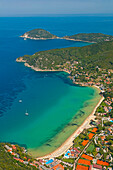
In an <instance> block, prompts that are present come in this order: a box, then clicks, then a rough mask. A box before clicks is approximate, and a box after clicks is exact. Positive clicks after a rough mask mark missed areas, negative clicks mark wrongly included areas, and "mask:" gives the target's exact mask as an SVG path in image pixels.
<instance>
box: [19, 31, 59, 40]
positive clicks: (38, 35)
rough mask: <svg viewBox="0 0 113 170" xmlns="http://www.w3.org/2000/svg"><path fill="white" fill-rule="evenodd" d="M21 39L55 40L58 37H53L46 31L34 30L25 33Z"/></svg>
mask: <svg viewBox="0 0 113 170" xmlns="http://www.w3.org/2000/svg"><path fill="white" fill-rule="evenodd" d="M20 37H23V38H29V39H54V38H57V36H56V35H53V34H51V33H50V32H48V31H46V30H44V29H34V30H31V31H28V32H26V33H24V34H23V35H21V36H20Z"/></svg>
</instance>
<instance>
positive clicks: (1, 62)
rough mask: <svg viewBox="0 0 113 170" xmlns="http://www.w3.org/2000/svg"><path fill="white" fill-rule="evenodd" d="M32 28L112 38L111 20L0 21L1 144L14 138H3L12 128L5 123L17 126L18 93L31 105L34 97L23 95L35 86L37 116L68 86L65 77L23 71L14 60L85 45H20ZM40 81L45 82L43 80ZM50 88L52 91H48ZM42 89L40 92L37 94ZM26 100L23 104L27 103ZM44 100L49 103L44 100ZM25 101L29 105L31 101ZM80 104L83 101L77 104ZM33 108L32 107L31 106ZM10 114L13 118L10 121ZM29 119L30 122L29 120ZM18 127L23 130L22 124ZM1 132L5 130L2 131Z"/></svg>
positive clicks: (52, 42)
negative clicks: (37, 53) (22, 36)
mask: <svg viewBox="0 0 113 170" xmlns="http://www.w3.org/2000/svg"><path fill="white" fill-rule="evenodd" d="M35 28H43V29H45V30H48V31H50V32H51V33H52V34H55V35H57V36H65V35H72V34H76V33H81V32H85V33H88V32H101V33H105V34H110V35H113V17H97V16H96V17H91V16H87V17H86V16H85V17H83V16H81V17H80V16H77V17H76V16H72V17H31V18H29V17H28V18H0V133H1V134H2V135H3V134H4V135H3V137H2V136H1V137H0V140H1V141H4V140H11V141H12V140H14V138H13V139H10V137H9V136H8V137H6V136H7V135H8V129H13V128H14V127H13V126H12V127H11V125H10V123H9V122H7V120H8V121H11V120H12V119H13V121H12V122H13V123H14V125H15V126H16V124H17V125H18V123H19V121H18V120H19V116H17V115H16V112H17V111H16V108H15V107H16V106H18V107H20V106H19V105H18V103H16V102H17V101H18V99H21V97H22V96H21V94H22V93H23V94H24V93H25V95H26V96H27V97H29V96H30V97H31V96H32V97H33V101H35V99H34V98H35V97H36V96H33V94H32V93H30V94H29V95H28V94H27V90H28V91H29V88H31V87H32V86H33V88H34V89H35V88H36V87H34V83H36V85H37V86H38V89H39V91H37V95H38V96H39V98H38V99H39V100H38V106H39V115H40V113H41V112H40V111H41V110H43V111H44V109H46V110H47V109H48V106H49V105H51V104H52V105H54V104H55V103H56V102H58V101H59V99H61V98H62V96H63V95H66V94H67V93H68V92H69V91H68V90H69V88H68V87H67V85H71V82H70V81H69V80H68V79H67V78H66V77H67V75H66V74H65V73H37V72H35V71H33V70H31V69H29V68H26V67H24V65H23V64H22V63H16V62H15V60H16V58H17V57H20V56H23V55H25V54H34V53H35V52H37V51H42V50H48V49H55V48H64V47H74V46H84V45H88V43H83V42H74V41H67V40H46V41H41V40H38V41H34V40H26V41H24V40H23V39H22V38H20V37H19V36H20V35H22V34H23V33H25V32H26V31H28V30H32V29H35ZM43 78H45V79H44V80H43ZM35 80H37V82H35ZM40 82H41V83H40ZM56 82H57V83H56ZM32 83H33V84H32ZM45 87H46V88H45ZM52 87H54V88H53V89H52ZM58 87H59V88H58ZM42 88H43V90H41V89H42ZM44 89H45V90H44ZM29 92H30V91H29ZM55 92H57V93H55ZM89 93H90V92H89ZM53 94H54V95H53ZM56 94H57V95H56ZM26 96H25V100H26V101H27V97H26ZM48 96H49V98H50V100H48V99H47V97H48ZM85 99H87V97H86V98H84V100H85ZM28 101H29V102H31V100H28ZM81 102H83V101H82V100H81ZM15 103H16V105H15ZM28 105H30V103H27V102H25V103H24V104H23V108H24V109H23V112H22V114H23V115H24V111H25V109H28V108H29V106H28ZM36 105H37V104H36ZM43 106H44V107H43ZM33 107H35V104H34V105H33ZM21 109H22V108H21ZM29 109H30V108H29ZM14 111H15V115H14ZM21 111H22V110H21ZM11 114H13V118H12V116H11ZM17 118H18V119H17ZM20 119H21V118H20ZM30 119H31V121H34V119H32V118H30ZM70 119H71V118H70ZM28 122H29V119H28V121H27V120H26V121H25V123H26V124H27V123H28ZM22 126H23V128H24V122H23V124H22ZM2 128H4V129H5V130H4V131H3V129H2ZM17 128H19V126H17ZM6 132H7V133H6Z"/></svg>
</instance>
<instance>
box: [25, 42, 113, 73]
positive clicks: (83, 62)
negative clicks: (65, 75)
mask: <svg viewBox="0 0 113 170" xmlns="http://www.w3.org/2000/svg"><path fill="white" fill-rule="evenodd" d="M23 59H24V60H25V61H26V62H27V63H28V64H29V65H33V66H34V67H37V68H40V69H43V70H44V69H56V70H57V69H59V68H62V69H64V65H65V63H66V62H70V63H71V64H73V63H74V61H77V62H79V64H80V66H82V67H84V69H85V70H86V69H87V70H89V69H90V70H92V72H93V71H95V67H96V66H98V67H100V68H104V69H113V41H109V42H102V43H96V44H92V45H89V46H85V47H71V48H62V49H54V50H48V51H41V52H38V53H35V54H34V55H25V56H23Z"/></svg>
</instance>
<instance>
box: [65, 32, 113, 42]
mask: <svg viewBox="0 0 113 170" xmlns="http://www.w3.org/2000/svg"><path fill="white" fill-rule="evenodd" d="M64 38H69V39H74V40H81V41H88V42H102V41H111V40H113V36H111V35H106V34H102V33H89V34H87V33H81V34H75V35H72V36H65V37H64Z"/></svg>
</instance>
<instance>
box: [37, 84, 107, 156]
mask: <svg viewBox="0 0 113 170" xmlns="http://www.w3.org/2000/svg"><path fill="white" fill-rule="evenodd" d="M95 88H97V87H96V86H95ZM103 100H104V97H103V96H102V98H101V99H100V101H99V102H98V104H97V105H96V106H95V108H94V110H93V111H92V113H91V114H90V115H89V116H88V117H87V118H86V119H85V121H84V122H83V123H82V124H81V125H80V127H79V128H78V129H77V130H75V132H74V133H73V134H72V135H71V136H70V137H69V138H68V139H67V140H66V141H65V142H64V143H63V144H62V145H61V146H60V147H59V148H58V149H56V150H55V151H53V152H52V153H50V154H47V155H45V156H43V157H38V158H37V159H43V158H54V157H58V156H60V155H62V154H64V153H65V152H66V151H67V150H68V149H69V148H70V147H71V146H72V145H73V140H74V139H75V137H77V136H78V135H79V134H80V133H81V132H82V131H83V130H84V129H87V128H89V127H90V126H89V123H90V121H91V120H92V119H94V118H95V116H94V114H95V112H96V109H97V108H98V107H99V105H100V104H101V103H102V101H103Z"/></svg>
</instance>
